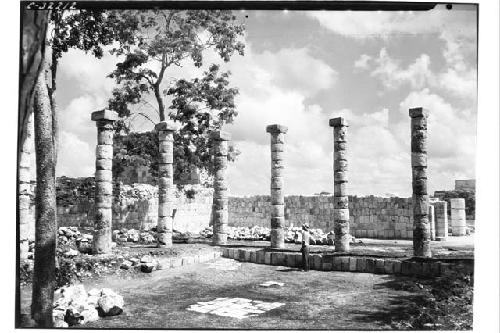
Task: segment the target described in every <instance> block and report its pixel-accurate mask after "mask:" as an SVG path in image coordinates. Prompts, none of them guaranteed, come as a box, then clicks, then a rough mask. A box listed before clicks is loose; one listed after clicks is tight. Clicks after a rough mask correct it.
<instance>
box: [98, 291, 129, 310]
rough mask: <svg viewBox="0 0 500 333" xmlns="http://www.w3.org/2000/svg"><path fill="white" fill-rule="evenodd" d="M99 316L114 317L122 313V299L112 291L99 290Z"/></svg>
mask: <svg viewBox="0 0 500 333" xmlns="http://www.w3.org/2000/svg"><path fill="white" fill-rule="evenodd" d="M97 304H98V306H99V308H98V311H99V315H101V316H102V317H104V316H116V315H119V314H121V313H122V312H123V305H124V301H123V297H122V296H120V295H118V294H117V293H115V292H114V291H112V290H111V289H107V288H103V289H102V290H101V297H100V298H99V301H98V303H97Z"/></svg>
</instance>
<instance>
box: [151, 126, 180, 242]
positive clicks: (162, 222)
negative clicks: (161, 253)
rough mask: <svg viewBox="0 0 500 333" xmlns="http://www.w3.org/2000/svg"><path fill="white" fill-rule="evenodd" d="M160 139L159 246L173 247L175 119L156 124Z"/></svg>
mask: <svg viewBox="0 0 500 333" xmlns="http://www.w3.org/2000/svg"><path fill="white" fill-rule="evenodd" d="M155 130H156V131H157V132H158V139H159V152H160V154H159V160H158V222H157V225H156V233H157V240H158V247H172V229H173V226H172V211H173V200H172V194H173V191H174V168H173V163H174V132H175V131H176V130H177V125H176V124H175V123H174V122H173V121H162V122H160V123H158V124H156V126H155Z"/></svg>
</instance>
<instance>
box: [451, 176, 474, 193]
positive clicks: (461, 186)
mask: <svg viewBox="0 0 500 333" xmlns="http://www.w3.org/2000/svg"><path fill="white" fill-rule="evenodd" d="M455 191H472V192H475V191H476V180H475V179H464V180H458V179H457V180H455Z"/></svg>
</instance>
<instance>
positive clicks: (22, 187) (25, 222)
mask: <svg viewBox="0 0 500 333" xmlns="http://www.w3.org/2000/svg"><path fill="white" fill-rule="evenodd" d="M33 131H34V128H33V112H30V117H29V118H28V123H27V126H26V136H25V139H24V142H23V143H22V145H21V150H20V152H19V154H20V157H19V168H18V182H17V186H18V188H17V189H18V192H17V193H18V200H19V206H18V207H19V258H20V259H26V258H27V256H28V249H29V239H30V238H31V237H30V234H31V235H32V233H31V232H32V231H33V226H34V220H33V216H32V215H31V214H30V206H31V195H32V192H31V156H32V155H31V154H32V152H33V141H34V138H33Z"/></svg>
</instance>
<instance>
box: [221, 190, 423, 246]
mask: <svg viewBox="0 0 500 333" xmlns="http://www.w3.org/2000/svg"><path fill="white" fill-rule="evenodd" d="M270 211H271V199H270V197H269V196H252V197H244V198H235V197H232V198H229V225H230V226H247V227H251V226H254V225H258V226H269V224H270ZM349 215H350V232H351V234H352V235H354V236H355V237H373V238H404V239H411V238H412V237H413V217H412V214H411V198H378V197H374V196H369V197H361V198H358V197H355V196H350V197H349ZM302 223H308V224H309V226H310V227H311V228H320V229H322V230H324V231H325V232H328V231H330V230H333V196H307V197H306V196H287V197H285V226H291V225H294V226H299V225H301V224H302Z"/></svg>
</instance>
